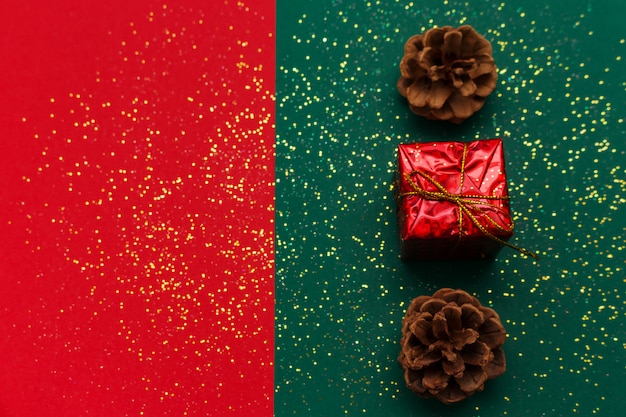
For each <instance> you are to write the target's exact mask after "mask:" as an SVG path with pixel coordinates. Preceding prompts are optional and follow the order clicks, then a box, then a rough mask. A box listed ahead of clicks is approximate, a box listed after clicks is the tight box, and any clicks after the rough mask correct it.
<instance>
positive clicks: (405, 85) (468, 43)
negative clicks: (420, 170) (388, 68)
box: [397, 25, 498, 123]
mask: <svg viewBox="0 0 626 417" xmlns="http://www.w3.org/2000/svg"><path fill="white" fill-rule="evenodd" d="M491 53H492V51H491V44H490V43H489V41H488V40H486V39H485V38H483V37H482V36H481V35H479V34H478V33H477V32H476V31H475V30H474V28H472V27H471V26H467V25H465V26H460V27H459V28H457V29H454V28H453V27H452V26H444V27H441V28H434V29H430V30H428V31H426V32H424V33H423V34H421V35H415V36H412V37H411V38H410V39H409V40H408V41H407V42H406V44H405V45H404V57H403V58H402V61H401V62H400V72H401V74H402V75H401V76H400V79H399V80H398V84H397V87H398V91H399V92H400V94H402V95H403V96H404V97H406V98H407V100H408V101H409V107H410V108H411V110H412V111H413V112H414V113H416V114H419V115H420V116H425V117H427V118H428V119H435V120H448V121H451V122H453V123H461V122H462V121H463V120H465V119H467V118H468V117H470V116H471V115H472V114H474V112H476V111H478V110H479V109H480V108H481V107H482V106H483V104H484V103H485V98H486V97H487V96H488V95H489V94H491V92H492V91H493V90H494V89H495V88H496V80H497V79H498V72H497V70H496V66H495V63H494V60H493V57H492V55H491Z"/></svg>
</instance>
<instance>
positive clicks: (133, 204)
mask: <svg viewBox="0 0 626 417" xmlns="http://www.w3.org/2000/svg"><path fill="white" fill-rule="evenodd" d="M7 3H8V2H2V3H1V4H0V30H1V31H2V32H1V38H0V48H1V50H0V51H1V56H2V61H1V63H0V93H1V94H0V144H1V145H2V152H1V158H2V160H1V161H0V170H1V171H0V174H1V178H2V187H0V233H1V234H0V236H1V239H0V262H1V263H0V265H1V266H0V283H1V284H2V289H1V291H0V417H13V416H16V417H17V416H20V417H26V416H41V415H46V416H52V417H55V416H67V415H73V416H83V415H89V416H111V415H115V416H140V415H175V416H183V415H190V416H195V415H198V416H200V415H203V416H206V415H236V416H238V415H249V414H250V413H253V414H255V415H271V414H272V392H273V194H274V191H273V181H274V153H273V140H274V96H273V94H274V88H275V86H274V39H273V35H274V2H273V1H269V0H267V1H265V0H264V1H261V2H255V3H254V4H252V3H250V4H248V3H246V2H235V1H222V2H207V1H194V0H185V1H180V2H172V3H171V4H170V3H167V2H153V1H139V2H129V1H126V2H122V1H119V0H114V1H109V2H96V1H76V0H69V1H59V0H56V1H46V2H43V1H36V0H27V1H21V2H12V3H13V4H7ZM259 413H260V414H259Z"/></svg>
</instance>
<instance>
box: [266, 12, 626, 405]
mask: <svg viewBox="0 0 626 417" xmlns="http://www.w3.org/2000/svg"><path fill="white" fill-rule="evenodd" d="M277 9H278V11H277V22H278V28H277V48H278V49H277V53H278V58H277V59H278V61H277V142H276V152H277V161H276V165H277V166H276V173H277V174H276V233H277V241H276V351H275V353H276V381H275V387H276V393H275V394H276V395H275V410H276V411H275V414H276V416H279V417H282V416H292V415H299V416H308V415H310V416H341V415H361V414H366V415H371V416H381V417H383V416H443V415H446V416H448V415H463V416H504V415H508V416H526V415H529V416H540V415H547V416H561V415H563V416H564V415H574V414H580V415H584V416H589V415H594V414H595V415H600V416H617V415H621V412H622V411H623V409H624V408H626V399H625V398H626V396H624V395H623V383H624V382H625V381H624V379H625V377H624V375H626V372H625V369H624V356H625V355H624V353H625V346H626V345H625V344H626V331H625V329H624V318H625V315H626V314H625V308H624V307H625V300H624V296H625V290H626V283H625V275H626V274H625V271H624V269H625V262H624V254H625V251H626V243H625V241H624V236H625V235H626V233H625V232H626V212H625V211H626V207H625V206H626V157H625V152H626V124H625V123H624V118H626V83H625V81H626V41H625V39H626V30H624V28H623V27H622V26H621V25H622V20H623V16H624V15H625V14H626V13H625V12H626V6H625V5H624V3H623V2H622V1H617V0H616V1H608V0H607V1H592V0H589V1H584V2H583V1H563V0H561V1H553V2H543V1H501V2H499V1H496V2H492V1H452V0H451V1H441V0H438V1H436V0H428V1H425V0H424V1H417V0H415V1H408V0H397V1H376V0H371V1H351V2H350V1H340V0H337V1H299V2H292V1H287V0H279V1H278V6H277ZM461 24H470V25H472V26H473V27H474V28H475V29H476V30H477V31H478V32H479V33H481V34H483V35H484V36H485V37H486V38H487V39H488V40H489V41H491V42H492V45H493V50H494V58H495V60H496V64H497V66H498V70H499V79H498V86H497V89H496V91H495V92H494V93H493V94H492V95H491V96H490V97H489V98H488V100H487V103H486V105H485V107H484V108H483V109H482V110H481V111H480V112H479V113H477V114H475V115H474V116H473V117H472V118H470V119H469V120H467V121H465V122H464V123H463V124H461V125H458V126H457V125H452V124H448V123H445V122H432V121H428V120H425V119H422V118H420V117H419V116H416V115H414V114H412V113H411V112H410V111H409V109H408V106H407V104H406V100H405V99H403V98H402V97H401V96H400V95H399V94H398V92H397V91H396V88H395V83H396V80H397V78H398V76H399V69H398V63H399V61H400V59H401V57H402V54H403V45H404V43H405V41H406V40H407V39H408V38H409V37H410V36H411V35H414V34H417V33H421V32H423V31H425V30H427V29H430V28H431V27H434V26H443V25H452V26H459V25H461ZM492 137H501V138H503V140H504V146H505V156H506V162H507V172H508V178H509V190H510V193H511V195H512V197H513V200H512V209H513V211H514V214H515V221H516V235H515V236H514V237H513V239H512V243H515V244H517V245H520V246H523V247H525V248H527V249H530V250H533V251H536V252H537V253H539V254H540V256H541V259H540V260H539V261H535V260H533V259H529V258H525V257H524V256H523V255H521V254H519V253H517V252H515V251H513V250H511V249H508V248H505V249H503V250H502V251H501V252H500V253H499V255H498V257H497V259H495V260H494V261H491V262H481V261H458V262H414V263H405V262H402V261H400V259H399V246H398V240H397V239H398V233H397V228H396V218H395V206H394V201H393V195H392V187H391V182H392V178H393V172H394V169H395V167H396V161H395V157H396V147H397V145H398V144H400V143H403V142H417V141H433V140H462V141H469V140H474V139H486V138H492ZM440 287H455V288H462V289H465V290H466V291H468V292H470V293H472V294H474V295H475V296H477V297H478V298H479V300H480V301H481V302H482V303H483V304H484V305H488V306H491V307H493V308H494V309H495V310H496V311H497V312H498V313H499V314H500V316H501V318H502V321H503V324H504V326H505V328H506V330H507V332H508V339H507V342H506V343H505V345H504V349H505V353H506V356H507V363H508V366H507V372H506V373H505V374H504V375H503V376H501V377H500V378H498V379H496V380H493V381H488V382H487V383H486V386H485V391H483V392H481V393H478V394H476V395H475V396H473V397H471V398H469V399H468V400H465V401H464V402H462V403H460V404H456V405H452V406H445V405H443V404H440V403H439V402H438V401H436V400H425V399H421V398H419V397H416V396H415V395H414V394H413V393H412V392H410V391H409V390H408V389H407V388H406V387H405V385H404V381H403V379H402V370H401V368H400V366H399V365H398V364H397V361H396V358H397V355H398V352H399V339H400V327H401V321H402V317H403V315H404V312H405V310H406V308H407V306H408V304H409V303H410V301H411V299H412V298H414V297H416V296H418V295H421V294H432V293H433V292H434V291H435V290H437V289H438V288H440Z"/></svg>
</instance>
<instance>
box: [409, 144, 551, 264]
mask: <svg viewBox="0 0 626 417" xmlns="http://www.w3.org/2000/svg"><path fill="white" fill-rule="evenodd" d="M466 151H467V147H465V149H464V151H463V159H462V161H461V187H460V189H461V190H462V189H463V174H464V171H465V154H466ZM413 175H419V176H421V177H423V178H425V179H426V180H428V182H430V183H431V184H433V185H434V186H435V187H436V188H437V189H438V190H439V191H428V190H425V189H423V188H422V187H420V186H419V184H417V183H416V182H415V181H413V178H411V177H412V176H413ZM404 178H405V179H406V181H407V183H408V184H409V186H410V187H411V189H412V190H413V191H409V192H406V193H402V194H401V195H400V197H405V196H410V195H418V196H420V197H422V198H424V199H427V200H434V201H447V202H450V203H452V204H456V205H457V206H458V207H459V241H460V240H461V238H462V236H463V214H465V215H466V216H467V217H468V218H469V219H470V220H471V222H472V223H473V224H474V225H475V226H476V227H477V228H478V229H479V230H480V231H481V232H482V233H483V234H484V235H485V236H487V237H488V238H489V239H492V240H494V241H496V242H498V243H500V244H502V245H504V246H508V247H510V248H512V249H515V250H516V251H518V252H520V253H523V254H524V255H526V256H530V257H532V258H535V259H539V257H538V256H537V255H536V254H534V253H533V252H530V251H528V250H526V249H523V248H520V247H519V246H516V245H513V244H511V243H509V242H507V241H505V240H502V239H500V238H499V237H497V236H495V235H494V234H492V233H491V232H489V230H487V228H486V227H485V226H484V225H483V224H482V223H481V222H480V220H478V218H477V215H480V216H482V217H483V218H485V219H487V221H488V222H489V223H490V224H491V225H493V226H494V227H495V228H496V229H498V230H500V231H502V232H511V231H512V230H513V224H511V225H510V226H509V227H503V226H501V225H500V224H498V223H497V222H496V221H495V220H494V219H492V218H491V217H489V216H488V215H487V213H486V212H485V210H483V208H482V207H480V206H489V207H494V208H498V207H497V206H496V205H494V204H491V203H488V202H485V201H484V200H505V199H507V200H508V198H509V197H508V196H501V197H500V196H494V195H468V194H453V193H451V192H449V191H448V190H446V188H445V187H444V186H443V185H441V184H440V183H439V182H438V181H437V180H435V179H434V178H432V177H431V176H430V175H428V174H426V173H424V172H422V171H418V170H415V171H411V172H410V173H408V174H407V173H405V174H404Z"/></svg>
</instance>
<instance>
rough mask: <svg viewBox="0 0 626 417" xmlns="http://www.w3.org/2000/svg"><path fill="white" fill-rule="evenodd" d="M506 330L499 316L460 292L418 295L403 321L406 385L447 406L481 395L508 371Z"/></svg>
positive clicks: (403, 366)
mask: <svg viewBox="0 0 626 417" xmlns="http://www.w3.org/2000/svg"><path fill="white" fill-rule="evenodd" d="M505 339H506V332H505V330H504V327H502V323H501V322H500V317H499V316H498V314H497V313H496V312H495V311H494V310H493V309H491V308H489V307H483V306H481V305H480V302H479V301H478V300H477V299H476V298H475V297H472V296H471V295H470V294H468V293H466V292H465V291H462V290H453V289H450V288H443V289H441V290H439V291H437V292H436V293H435V294H433V296H432V297H429V296H419V297H417V298H415V299H414V300H413V302H412V303H411V305H410V306H409V308H408V310H407V312H406V316H405V317H404V320H403V322H402V339H401V341H400V343H401V345H402V350H401V352H400V356H399V358H398V361H399V362H400V365H402V368H403V369H404V380H405V382H406V385H407V387H409V388H410V389H411V390H412V391H413V392H415V393H416V394H418V395H419V396H421V397H425V398H431V397H435V398H437V399H438V400H440V401H442V402H444V403H455V402H458V401H461V400H463V399H465V398H467V397H469V396H470V395H472V394H474V393H475V392H477V391H482V390H483V388H484V383H485V381H487V380H488V379H494V378H496V377H498V376H500V375H502V374H503V373H504V370H505V369H506V361H505V358H504V352H503V351H502V348H501V346H502V344H503V343H504V341H505Z"/></svg>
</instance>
